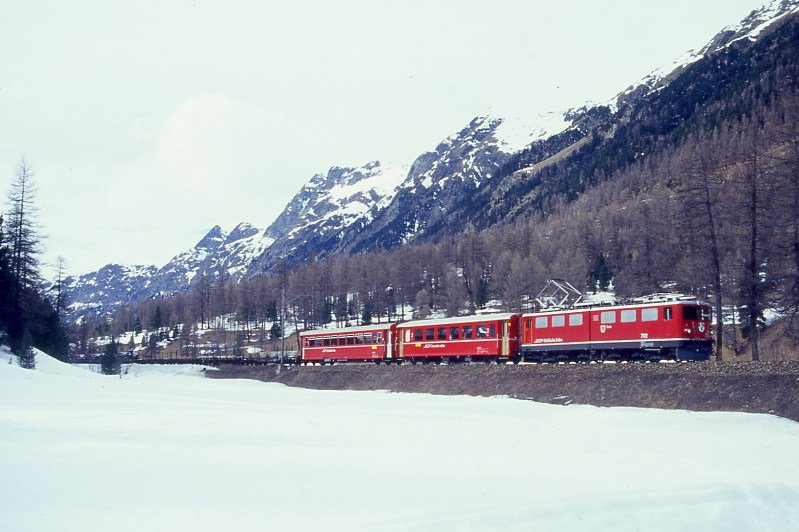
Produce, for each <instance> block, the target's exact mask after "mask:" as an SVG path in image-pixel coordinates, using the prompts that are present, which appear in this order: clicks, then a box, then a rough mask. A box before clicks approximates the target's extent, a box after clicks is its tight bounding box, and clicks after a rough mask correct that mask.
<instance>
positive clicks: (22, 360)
mask: <svg viewBox="0 0 799 532" xmlns="http://www.w3.org/2000/svg"><path fill="white" fill-rule="evenodd" d="M32 342H33V338H32V337H31V333H30V332H29V331H25V333H24V334H23V335H22V340H21V341H20V342H19V345H18V347H17V350H16V351H17V352H16V355H17V358H18V360H19V367H21V368H25V369H36V351H34V350H33V345H31V344H32Z"/></svg>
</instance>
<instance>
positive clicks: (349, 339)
mask: <svg viewBox="0 0 799 532" xmlns="http://www.w3.org/2000/svg"><path fill="white" fill-rule="evenodd" d="M347 345H355V337H354V336H347Z"/></svg>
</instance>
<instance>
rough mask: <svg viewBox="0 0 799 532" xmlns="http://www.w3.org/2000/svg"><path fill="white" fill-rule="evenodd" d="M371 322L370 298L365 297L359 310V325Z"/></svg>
mask: <svg viewBox="0 0 799 532" xmlns="http://www.w3.org/2000/svg"><path fill="white" fill-rule="evenodd" d="M371 324H372V300H371V299H367V300H366V303H364V304H363V311H362V312H361V325H371Z"/></svg>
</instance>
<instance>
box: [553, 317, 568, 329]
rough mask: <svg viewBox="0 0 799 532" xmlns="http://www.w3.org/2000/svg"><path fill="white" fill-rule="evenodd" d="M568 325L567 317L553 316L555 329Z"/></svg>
mask: <svg viewBox="0 0 799 532" xmlns="http://www.w3.org/2000/svg"><path fill="white" fill-rule="evenodd" d="M565 325H566V316H563V315H560V316H552V326H553V327H564V326H565Z"/></svg>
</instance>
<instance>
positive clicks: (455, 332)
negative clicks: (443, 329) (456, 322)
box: [449, 327, 461, 340]
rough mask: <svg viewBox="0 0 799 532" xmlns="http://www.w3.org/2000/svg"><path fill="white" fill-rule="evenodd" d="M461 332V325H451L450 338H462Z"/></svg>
mask: <svg viewBox="0 0 799 532" xmlns="http://www.w3.org/2000/svg"><path fill="white" fill-rule="evenodd" d="M460 332H461V328H460V327H450V328H449V339H450V340H457V339H458V338H460Z"/></svg>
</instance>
